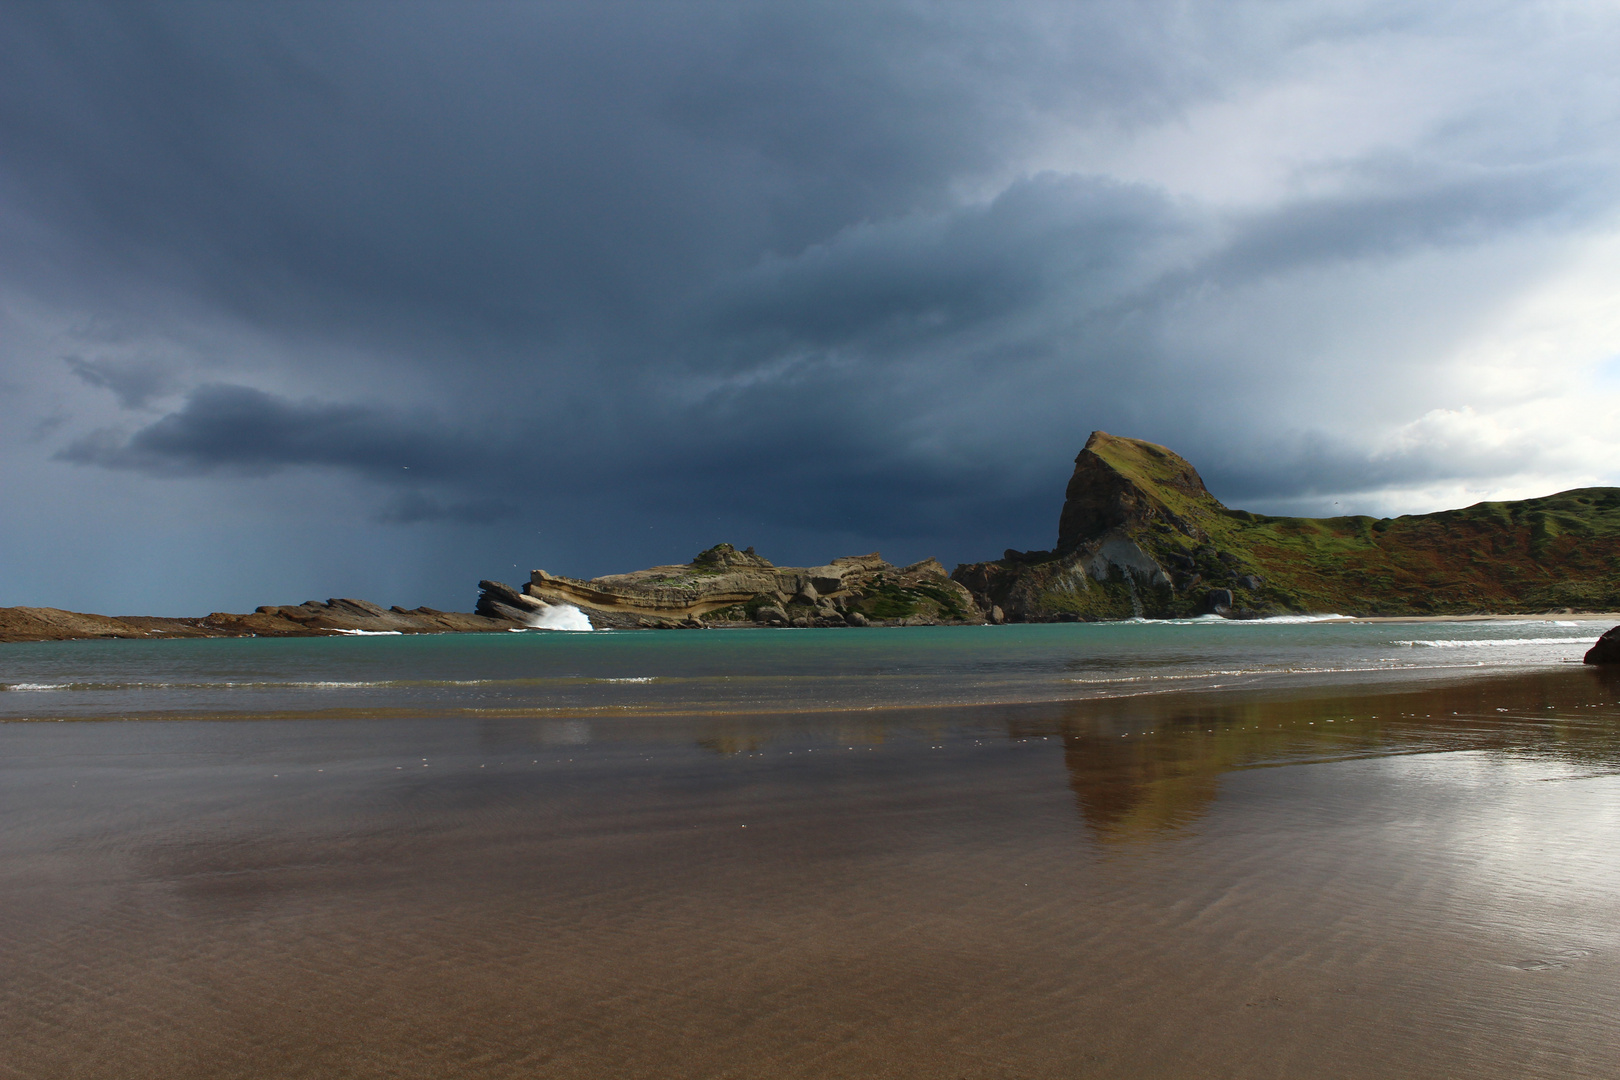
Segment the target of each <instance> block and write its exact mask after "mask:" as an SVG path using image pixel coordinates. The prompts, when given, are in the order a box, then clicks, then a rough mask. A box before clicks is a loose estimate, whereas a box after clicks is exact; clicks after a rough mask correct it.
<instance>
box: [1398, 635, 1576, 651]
mask: <svg viewBox="0 0 1620 1080" xmlns="http://www.w3.org/2000/svg"><path fill="white" fill-rule="evenodd" d="M1591 640H1592V639H1591V638H1590V637H1567V636H1566V637H1523V638H1474V639H1472V640H1468V639H1464V638H1433V639H1430V640H1428V641H1423V640H1415V641H1392V642H1390V644H1391V645H1402V646H1405V647H1406V648H1409V649H1420V648H1421V649H1485V648H1491V647H1493V646H1503V645H1574V644H1586V643H1587V642H1590V641H1591Z"/></svg>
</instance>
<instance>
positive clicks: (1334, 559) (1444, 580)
mask: <svg viewBox="0 0 1620 1080" xmlns="http://www.w3.org/2000/svg"><path fill="white" fill-rule="evenodd" d="M952 578H953V579H954V580H956V581H958V582H960V583H961V584H963V585H964V586H966V587H967V589H968V590H969V591H970V592H972V593H973V595H974V598H975V599H976V600H977V601H978V603H979V605H980V606H981V607H982V608H984V609H985V610H987V611H990V612H992V614H994V613H995V612H996V611H997V610H999V611H1000V612H1001V613H1002V616H1003V617H1004V618H1006V619H1008V620H1010V621H1054V620H1061V619H1123V618H1131V617H1133V616H1134V617H1146V618H1174V617H1187V616H1193V615H1200V614H1218V615H1225V616H1227V617H1231V618H1245V617H1256V616H1261V615H1280V614H1291V613H1308V612H1317V613H1322V612H1336V613H1340V614H1345V615H1448V614H1470V613H1478V612H1486V611H1492V612H1549V611H1562V610H1584V611H1606V610H1614V609H1615V608H1617V607H1620V489H1616V488H1583V489H1579V490H1575V491H1565V492H1561V493H1559V494H1557V495H1550V496H1547V497H1546V498H1541V499H1526V500H1522V501H1518V502H1491V503H1478V504H1476V505H1474V506H1470V507H1467V508H1465V509H1461V510H1447V511H1442V512H1440V513H1435V514H1414V515H1404V516H1402V517H1398V518H1393V519H1391V518H1385V519H1375V518H1371V517H1365V516H1356V517H1339V518H1291V517H1268V516H1265V515H1261V514H1251V513H1248V512H1247V511H1243V510H1232V509H1229V508H1228V507H1226V506H1224V505H1222V503H1221V502H1220V500H1218V499H1216V498H1215V497H1214V496H1213V495H1211V494H1210V493H1209V492H1208V491H1207V490H1206V489H1205V487H1204V483H1203V480H1202V479H1201V478H1200V477H1199V475H1198V472H1197V470H1196V469H1194V468H1193V467H1192V465H1191V464H1189V463H1188V462H1187V461H1186V460H1185V459H1183V458H1181V457H1180V456H1178V455H1176V454H1175V453H1173V452H1171V451H1170V450H1167V449H1166V448H1164V447H1162V446H1157V445H1155V444H1153V443H1149V442H1144V441H1142V440H1140V439H1125V438H1119V437H1117V436H1113V435H1109V434H1107V433H1106V432H1101V431H1098V432H1093V433H1092V435H1091V438H1090V439H1088V440H1087V441H1086V445H1085V448H1084V449H1083V450H1082V451H1081V452H1080V455H1079V457H1077V458H1076V459H1075V468H1074V473H1073V475H1072V476H1071V478H1070V480H1069V484H1068V488H1067V491H1066V492H1065V498H1064V504H1063V510H1062V512H1061V514H1060V515H1059V518H1058V541H1057V545H1056V546H1055V547H1054V548H1053V549H1052V550H1051V551H1032V552H1018V551H1008V552H1007V553H1006V554H1005V555H1004V556H1003V557H1002V558H1001V559H998V560H995V561H992V562H983V563H971V564H966V565H963V566H959V567H957V569H956V571H955V572H954V573H953V574H952Z"/></svg>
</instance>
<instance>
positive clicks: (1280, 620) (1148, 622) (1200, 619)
mask: <svg viewBox="0 0 1620 1080" xmlns="http://www.w3.org/2000/svg"><path fill="white" fill-rule="evenodd" d="M1124 621H1125V622H1128V623H1136V624H1138V625H1141V626H1289V625H1293V624H1296V623H1320V622H1341V621H1344V622H1350V621H1354V620H1353V619H1352V618H1351V616H1349V615H1268V616H1267V617H1265V618H1264V619H1228V618H1227V617H1226V616H1224V615H1198V616H1195V617H1193V618H1191V619H1125V620H1124Z"/></svg>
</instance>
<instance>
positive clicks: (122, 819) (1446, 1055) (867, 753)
mask: <svg viewBox="0 0 1620 1080" xmlns="http://www.w3.org/2000/svg"><path fill="white" fill-rule="evenodd" d="M1616 691H1617V687H1616V685H1615V684H1614V683H1613V682H1604V681H1602V680H1601V679H1599V678H1597V677H1596V676H1594V675H1593V674H1592V673H1589V672H1584V671H1579V670H1575V671H1552V672H1547V673H1543V674H1537V675H1528V676H1521V677H1514V678H1499V679H1481V680H1475V681H1471V682H1466V683H1458V684H1452V685H1437V686H1430V687H1427V688H1421V689H1419V688H1411V687H1407V688H1398V689H1390V688H1383V689H1379V688H1371V689H1367V690H1362V691H1357V690H1354V689H1352V688H1348V687H1341V688H1339V689H1336V690H1335V689H1322V688H1317V689H1313V690H1311V691H1309V692H1302V693H1296V694H1288V693H1284V692H1281V691H1268V692H1263V693H1245V694H1232V695H1227V696H1221V695H1213V694H1203V695H1196V694H1179V695H1177V694H1160V695H1147V696H1142V697H1137V698H1130V699H1114V700H1104V701H1090V702H1084V703H1078V704H1072V705H1040V706H1028V707H1016V708H1011V707H1008V708H976V709H961V710H949V709H929V710H918V711H916V712H912V713H889V714H882V715H878V714H868V713H844V714H836V715H827V714H820V715H807V716H802V717H797V718H795V717H792V716H783V715H772V716H769V717H761V718H758V719H757V720H755V721H750V720H748V719H747V718H740V717H719V718H716V717H687V718H665V719H662V720H654V719H647V718H639V719H638V718H631V719H627V720H624V721H621V722H609V721H605V720H599V719H592V720H591V721H590V722H588V723H587V722H584V721H581V720H578V719H573V720H570V719H566V718H562V719H558V718H545V719H528V720H523V719H515V718H514V719H500V720H488V721H480V722H475V723H467V722H460V721H442V720H433V721H429V720H414V721H398V722H394V723H381V722H369V721H352V722H343V723H322V722H275V723H252V722H241V721H238V722H234V723H228V724H224V723H222V724H206V723H198V724H176V723H153V724H29V725H20V724H19V725H5V726H3V727H0V750H3V753H0V813H3V814H4V815H5V820H6V821H7V823H8V828H7V829H6V831H5V832H4V833H0V910H3V911H5V913H6V920H5V924H6V925H5V938H4V948H3V949H0V1045H3V1046H4V1047H5V1061H4V1063H3V1064H4V1067H5V1069H7V1070H9V1075H16V1076H22V1077H115V1076H116V1077H164V1078H187V1077H210V1078H212V1077H244V1078H246V1077H260V1076H272V1075H273V1076H311V1077H314V1076H321V1077H327V1076H364V1077H370V1076H377V1077H383V1076H390V1077H452V1078H453V1077H480V1078H483V1077H533V1076H545V1077H548V1078H585V1077H591V1078H596V1077H603V1076H613V1077H648V1078H651V1077H658V1078H661V1080H662V1078H666V1077H691V1078H697V1077H806V1078H808V1077H818V1078H819V1077H958V1078H967V1080H1009V1078H1014V1077H1023V1078H1030V1077H1043V1078H1044V1077H1050V1078H1058V1077H1063V1078H1066V1080H1067V1078H1071V1077H1077V1076H1079V1077H1170V1078H1175V1077H1204V1076H1230V1077H1276V1076H1288V1077H1306V1078H1309V1077H1347V1078H1369V1080H1371V1078H1375V1077H1376V1078H1382V1077H1388V1076H1402V1077H1420V1078H1426V1077H1435V1078H1438V1077H1451V1076H1459V1075H1466V1076H1470V1077H1483V1078H1487V1080H1493V1078H1498V1077H1500V1078H1504V1080H1505V1078H1508V1077H1512V1078H1515V1080H1517V1078H1520V1077H1548V1078H1551V1077H1559V1078H1563V1077H1612V1076H1614V1075H1615V1072H1614V1061H1615V1060H1616V1059H1617V1058H1620V1021H1617V1020H1616V1017H1617V1016H1620V900H1617V899H1616V898H1617V897H1620V859H1617V857H1616V856H1615V855H1614V854H1613V853H1614V852H1615V851H1616V850H1617V848H1620V845H1617V844H1616V843H1615V841H1616V839H1617V838H1620V771H1617V770H1620V706H1616V704H1615V702H1616V699H1617V693H1616ZM1077 811H1078V819H1077V816H1076V815H1077Z"/></svg>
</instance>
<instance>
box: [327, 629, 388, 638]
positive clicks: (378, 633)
mask: <svg viewBox="0 0 1620 1080" xmlns="http://www.w3.org/2000/svg"><path fill="white" fill-rule="evenodd" d="M403 632H404V631H402V630H340V629H337V628H335V627H334V628H333V630H332V633H334V634H348V635H349V636H351V637H398V636H400V634H402V633H403Z"/></svg>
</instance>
